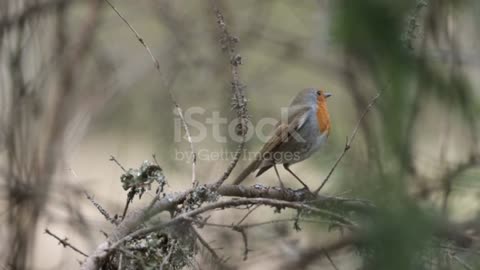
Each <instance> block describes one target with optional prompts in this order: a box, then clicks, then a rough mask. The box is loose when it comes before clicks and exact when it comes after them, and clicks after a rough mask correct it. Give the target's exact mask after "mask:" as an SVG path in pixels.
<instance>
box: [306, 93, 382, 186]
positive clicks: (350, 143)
mask: <svg viewBox="0 0 480 270" xmlns="http://www.w3.org/2000/svg"><path fill="white" fill-rule="evenodd" d="M379 97H380V93H378V94H377V95H376V96H375V97H373V99H372V100H371V101H370V103H369V104H368V106H367V108H366V109H365V111H364V112H363V114H362V116H360V119H359V120H358V122H357V125H356V126H355V128H354V129H353V132H352V135H351V136H350V138H348V137H347V140H346V142H345V147H344V148H343V152H342V154H340V156H339V157H338V159H337V160H336V161H335V163H334V164H333V167H332V168H331V169H330V171H329V172H328V174H327V177H325V179H324V180H323V182H322V184H321V185H320V186H319V187H318V188H317V189H316V190H315V191H314V194H318V193H319V192H320V190H321V189H322V188H323V186H324V185H325V184H326V183H327V181H328V179H330V176H332V174H333V171H335V169H336V168H337V166H338V164H339V163H340V161H341V160H342V159H343V157H344V156H345V154H346V153H347V152H348V150H350V147H351V145H352V143H353V140H354V139H355V136H356V135H357V132H358V129H359V128H360V124H361V123H362V120H363V119H364V118H365V116H366V115H367V113H368V112H369V111H370V109H371V108H372V107H373V105H375V102H377V99H378V98H379Z"/></svg>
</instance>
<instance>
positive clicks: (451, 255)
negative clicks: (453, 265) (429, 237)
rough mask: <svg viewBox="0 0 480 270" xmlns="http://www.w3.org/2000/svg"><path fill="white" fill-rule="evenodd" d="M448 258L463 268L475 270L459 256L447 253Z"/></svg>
mask: <svg viewBox="0 0 480 270" xmlns="http://www.w3.org/2000/svg"><path fill="white" fill-rule="evenodd" d="M447 254H448V256H449V257H450V258H452V259H454V260H455V261H457V262H458V263H459V264H460V265H461V266H463V268H465V269H467V270H473V267H472V266H471V265H469V264H468V263H466V262H464V261H463V260H462V259H460V258H459V257H458V256H457V255H455V254H453V253H450V252H448V253H447Z"/></svg>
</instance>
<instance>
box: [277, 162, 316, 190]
mask: <svg viewBox="0 0 480 270" xmlns="http://www.w3.org/2000/svg"><path fill="white" fill-rule="evenodd" d="M283 168H285V170H287V171H288V172H289V173H291V174H292V175H293V177H295V179H297V180H298V182H300V183H301V184H302V185H303V186H304V187H305V188H306V189H307V190H310V189H309V188H308V186H307V184H305V183H304V182H303V181H302V179H300V177H298V176H297V175H296V174H294V173H293V172H292V170H290V168H289V167H288V164H287V163H284V164H283Z"/></svg>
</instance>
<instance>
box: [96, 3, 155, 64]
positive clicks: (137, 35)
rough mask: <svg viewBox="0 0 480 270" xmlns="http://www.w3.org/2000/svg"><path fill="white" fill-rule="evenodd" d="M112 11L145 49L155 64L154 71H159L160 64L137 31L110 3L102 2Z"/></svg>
mask: <svg viewBox="0 0 480 270" xmlns="http://www.w3.org/2000/svg"><path fill="white" fill-rule="evenodd" d="M104 1H105V2H106V3H107V4H108V5H109V6H110V7H111V8H112V9H113V11H115V13H117V15H118V17H120V19H122V20H123V22H124V23H125V24H126V25H127V26H128V27H129V28H130V30H132V32H133V33H134V34H135V37H136V38H137V40H138V41H139V42H140V44H142V45H143V47H145V49H146V50H147V52H148V54H149V55H150V57H151V58H152V61H153V63H154V64H155V68H156V69H160V63H159V62H158V60H157V58H155V56H153V54H152V51H151V50H150V48H149V47H148V45H147V43H145V40H144V39H143V38H142V37H141V36H140V34H139V33H138V32H137V30H135V28H133V26H132V25H131V24H130V23H128V21H127V19H125V17H123V15H122V14H121V13H120V11H118V10H117V9H116V8H115V6H114V5H113V4H112V3H110V1H108V0H104Z"/></svg>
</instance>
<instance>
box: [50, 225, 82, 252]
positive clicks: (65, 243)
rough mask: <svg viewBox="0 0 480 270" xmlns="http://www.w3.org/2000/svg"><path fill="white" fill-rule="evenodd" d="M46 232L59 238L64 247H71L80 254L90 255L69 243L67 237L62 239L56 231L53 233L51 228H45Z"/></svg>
mask: <svg viewBox="0 0 480 270" xmlns="http://www.w3.org/2000/svg"><path fill="white" fill-rule="evenodd" d="M45 233H46V234H48V235H50V236H52V237H53V238H55V239H57V240H58V243H59V244H61V245H62V246H63V247H69V248H71V249H72V250H74V251H75V252H77V253H79V254H80V255H83V256H85V257H88V255H87V254H86V253H85V252H83V251H81V250H80V249H78V248H76V247H75V246H73V245H72V244H70V243H68V239H67V238H64V239H61V238H60V237H58V236H56V235H55V234H54V233H52V232H51V231H50V230H48V229H45Z"/></svg>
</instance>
